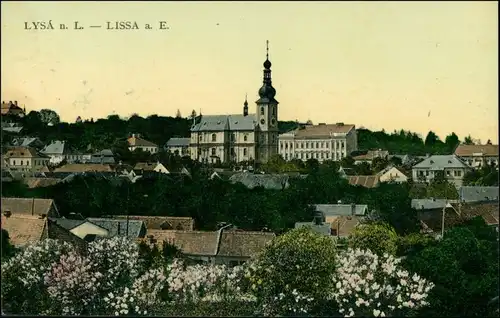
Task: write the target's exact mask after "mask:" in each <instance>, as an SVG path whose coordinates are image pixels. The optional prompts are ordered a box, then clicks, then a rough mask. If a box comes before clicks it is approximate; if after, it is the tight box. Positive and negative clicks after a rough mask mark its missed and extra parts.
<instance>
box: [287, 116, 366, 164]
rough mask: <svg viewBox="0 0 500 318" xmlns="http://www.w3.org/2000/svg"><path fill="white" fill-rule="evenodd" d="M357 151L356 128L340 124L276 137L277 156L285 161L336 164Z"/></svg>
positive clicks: (311, 127)
mask: <svg viewBox="0 0 500 318" xmlns="http://www.w3.org/2000/svg"><path fill="white" fill-rule="evenodd" d="M357 149H358V138H357V134H356V128H355V126H354V125H345V124H344V123H337V124H328V125H327V124H323V123H321V124H319V125H305V126H303V127H299V128H298V129H296V130H293V131H290V132H287V133H284V134H280V136H279V154H280V155H281V156H282V157H283V159H285V160H292V159H299V160H302V161H307V160H308V159H317V160H318V161H319V162H323V161H325V160H334V161H339V160H341V159H342V158H344V157H347V156H348V155H349V154H350V153H351V152H353V151H355V150H357Z"/></svg>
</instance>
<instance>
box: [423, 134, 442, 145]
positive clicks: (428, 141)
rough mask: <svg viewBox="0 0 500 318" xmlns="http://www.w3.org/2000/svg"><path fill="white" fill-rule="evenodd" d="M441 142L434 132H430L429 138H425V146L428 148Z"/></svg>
mask: <svg viewBox="0 0 500 318" xmlns="http://www.w3.org/2000/svg"><path fill="white" fill-rule="evenodd" d="M438 142H439V137H438V136H437V135H436V134H435V133H434V132H433V131H429V133H428V134H427V137H425V142H424V144H425V146H426V147H433V146H435V145H436V144H437V143H438Z"/></svg>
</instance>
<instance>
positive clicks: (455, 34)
mask: <svg viewBox="0 0 500 318" xmlns="http://www.w3.org/2000/svg"><path fill="white" fill-rule="evenodd" d="M49 20H51V22H52V24H53V25H54V27H55V28H56V29H55V30H26V29H25V22H28V25H31V22H33V21H45V22H46V23H48V21H49ZM74 21H79V25H82V26H84V29H83V30H75V29H73V27H74V26H73V24H74ZM115 21H131V22H134V21H135V22H137V24H138V26H139V27H140V30H108V29H107V27H106V25H107V22H111V24H112V25H114V22H115ZM160 21H166V25H167V26H168V27H169V29H167V30H160V29H159V25H160ZM1 23H2V29H1V31H2V33H1V37H0V38H1V50H2V51H1V73H2V75H1V76H2V77H1V79H2V81H1V95H2V100H5V101H9V100H12V101H14V100H17V101H18V103H19V104H21V105H25V107H26V109H27V111H30V110H40V109H42V108H50V109H54V110H55V111H56V112H57V113H58V114H59V115H60V116H61V119H62V120H64V121H69V122H74V121H75V119H76V117H77V116H81V117H82V118H84V119H85V118H91V117H92V118H94V119H95V118H101V117H106V116H108V115H110V114H118V115H120V116H123V117H126V116H130V115H131V114H133V113H137V114H139V115H141V116H147V115H151V114H158V115H160V116H175V114H176V112H177V109H179V110H180V112H181V114H182V115H183V116H185V117H187V116H188V115H189V114H190V113H191V111H192V110H193V109H194V110H196V112H198V113H199V112H200V110H201V113H202V114H206V115H208V114H234V113H242V111H243V110H242V108H243V102H244V100H245V94H248V99H249V104H250V105H249V106H250V112H251V113H252V112H253V113H254V112H255V107H256V106H255V103H254V101H256V100H257V99H258V94H257V92H258V89H259V88H260V86H261V85H262V70H263V67H262V63H263V62H264V60H265V54H266V40H269V58H270V60H271V62H272V63H273V66H272V78H273V86H274V87H275V88H276V90H277V94H276V99H277V100H278V101H279V102H280V104H279V109H278V112H279V114H278V116H279V120H299V121H306V120H308V119H310V120H312V121H313V123H315V124H316V123H319V122H324V123H337V122H343V123H345V124H355V125H356V127H365V128H368V129H371V130H381V129H385V130H386V131H387V132H391V131H393V130H395V129H396V130H400V129H405V130H410V131H413V132H417V133H420V134H422V135H424V137H425V135H426V134H427V132H428V131H429V130H432V131H434V132H436V133H437V134H438V135H439V136H440V137H441V138H442V139H444V137H445V136H446V135H448V134H450V133H451V132H455V133H456V134H457V135H458V136H459V137H460V138H461V139H462V140H463V138H464V137H465V136H467V135H469V134H470V135H472V137H474V138H478V139H481V140H482V141H483V143H484V142H485V141H486V140H488V139H490V140H491V141H493V142H495V143H498V3H497V2H496V1H491V2H483V1H476V2H399V1H398V2H371V3H370V2H312V1H309V2H248V1H246V2H216V1H211V2H158V3H154V2H150V3H145V2H141V3H136V2H64V1H58V2H27V1H26V2H25V1H16V2H2V3H1ZM61 23H64V24H66V25H67V26H68V28H69V29H67V30H61V29H59V25H60V24H61ZM146 23H148V24H150V25H151V27H152V29H151V30H146V29H145V24H146ZM90 25H102V27H101V28H89V26H90Z"/></svg>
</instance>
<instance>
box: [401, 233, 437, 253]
mask: <svg viewBox="0 0 500 318" xmlns="http://www.w3.org/2000/svg"><path fill="white" fill-rule="evenodd" d="M435 243H436V239H435V238H433V237H432V236H430V235H427V234H422V233H411V234H408V235H405V236H400V237H398V253H397V255H399V256H405V255H410V254H415V253H418V252H420V251H421V250H423V249H424V248H426V247H429V246H431V245H432V244H435Z"/></svg>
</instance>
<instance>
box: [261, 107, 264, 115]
mask: <svg viewBox="0 0 500 318" xmlns="http://www.w3.org/2000/svg"><path fill="white" fill-rule="evenodd" d="M260 114H261V115H262V116H264V107H261V108H260Z"/></svg>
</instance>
